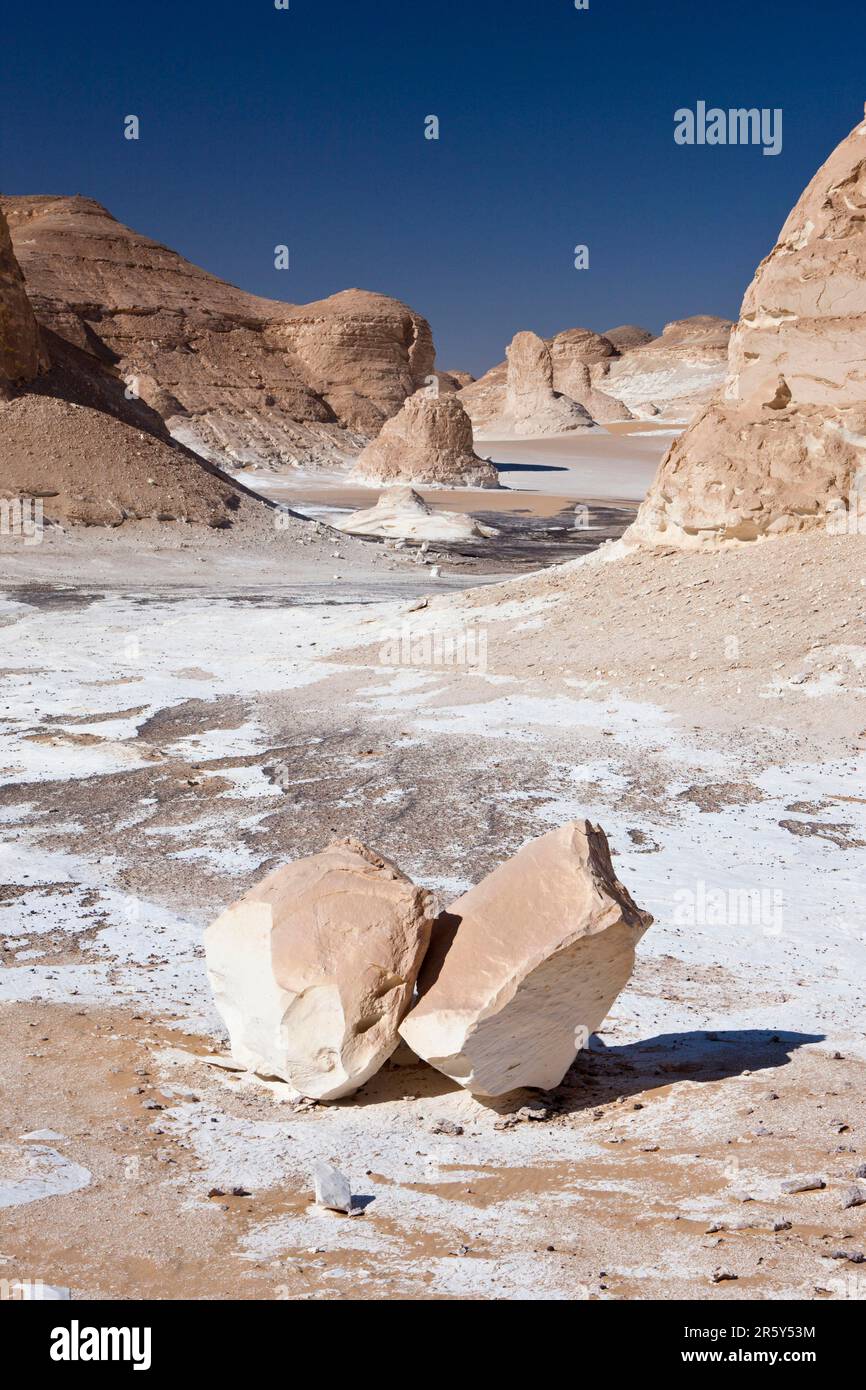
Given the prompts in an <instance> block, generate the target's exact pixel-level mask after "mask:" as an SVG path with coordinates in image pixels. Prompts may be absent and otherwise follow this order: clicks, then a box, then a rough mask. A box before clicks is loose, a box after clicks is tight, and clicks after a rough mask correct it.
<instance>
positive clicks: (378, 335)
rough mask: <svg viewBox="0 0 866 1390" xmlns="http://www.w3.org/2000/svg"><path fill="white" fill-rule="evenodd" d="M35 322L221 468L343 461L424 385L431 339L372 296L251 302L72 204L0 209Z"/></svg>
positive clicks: (91, 205) (13, 203) (408, 316)
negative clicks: (111, 376)
mask: <svg viewBox="0 0 866 1390" xmlns="http://www.w3.org/2000/svg"><path fill="white" fill-rule="evenodd" d="M0 206H2V208H3V209H4V210H5V212H6V215H7V217H8V220H9V226H10V229H11V233H12V238H13V242H14V244H15V245H16V247H17V254H18V258H19V260H20V262H21V265H22V268H23V270H24V272H25V274H26V276H27V283H28V292H29V295H30V299H31V302H32V304H33V307H34V310H35V313H36V318H37V319H38V320H39V322H40V323H41V324H43V325H45V326H47V327H48V328H49V329H52V330H53V331H54V332H55V333H57V334H59V335H60V336H61V337H63V338H66V339H67V340H68V341H70V342H71V343H73V344H75V345H76V346H77V347H79V348H80V349H82V350H83V351H85V352H87V353H90V354H91V355H92V356H94V357H95V358H97V359H99V360H101V361H102V362H111V363H114V364H115V365H116V366H117V368H118V370H119V372H120V373H121V374H122V375H123V376H124V377H125V378H126V379H127V381H128V383H129V388H130V390H131V391H137V392H138V394H139V395H140V396H141V398H142V400H144V401H145V402H146V403H147V404H148V405H150V406H151V407H152V409H153V410H155V411H156V412H157V413H158V414H159V415H160V416H161V417H162V419H163V420H164V421H165V422H166V424H167V425H168V427H169V428H170V430H171V432H172V433H173V434H174V436H175V437H176V438H178V439H179V440H181V441H182V442H183V443H185V444H188V445H190V446H191V447H192V448H194V449H195V450H196V451H197V452H199V453H201V454H203V455H204V456H205V457H207V458H210V459H212V460H214V461H215V462H218V463H221V464H223V465H226V464H229V465H233V466H237V465H238V464H241V465H244V464H249V465H266V466H268V467H280V466H283V465H291V464H295V463H302V462H306V463H310V462H313V463H315V462H329V463H333V462H334V461H335V460H343V459H346V458H349V457H351V456H352V455H353V454H355V453H356V452H357V450H358V447H359V446H360V445H361V444H362V443H363V442H364V441H365V440H366V439H369V438H371V437H373V436H374V435H376V434H377V433H378V431H379V429H380V428H381V426H382V424H383V423H384V421H385V420H386V419H388V418H389V417H390V416H392V415H393V414H395V412H396V411H398V410H399V409H400V407H401V405H402V403H403V401H404V400H405V399H406V397H407V396H408V395H410V394H411V393H412V392H413V391H415V390H417V389H418V388H419V387H420V386H422V385H423V384H424V383H425V382H426V381H427V380H428V379H429V378H430V377H431V375H432V374H433V363H434V350H433V341H432V336H431V333H430V328H429V325H428V324H427V322H426V321H425V320H424V319H423V318H421V317H420V315H418V314H415V313H413V311H412V310H411V309H409V308H407V307H406V305H404V304H400V303H399V302H398V301H396V300H394V299H389V298H387V297H386V296H384V295H379V294H370V293H367V292H366V291H363V290H346V291H344V292H343V293H341V294H336V295H333V296H332V297H331V298H329V299H324V300H321V301H320V302H318V303H315V304H306V305H292V304H285V303H281V302H279V301H276V300H270V299H262V298H259V297H258V296H256V295H252V294H247V293H245V292H244V291H242V290H239V289H236V288H235V287H234V286H233V285H229V284H227V283H226V282H225V281H224V280H220V279H218V278H217V277H216V276H214V275H210V274H208V273H207V272H206V271H204V270H201V269H200V268H199V267H198V266H195V265H192V264H191V263H190V262H189V261H187V260H185V259H184V258H183V257H182V256H180V255H178V254H177V253H176V252H174V251H171V250H169V249H168V248H167V247H165V246H162V245H160V244H159V243H158V242H156V241H153V240H151V238H150V237H146V236H142V235H140V234H139V233H138V232H135V231H132V230H131V229H130V228H128V227H125V226H123V225H122V224H121V223H120V222H118V221H116V220H115V218H113V217H112V216H111V215H110V214H109V213H108V212H107V211H106V210H105V208H103V207H101V206H100V204H99V203H96V202H94V201H92V200H91V199H89V198H81V197H69V198H66V197H10V198H3V199H2V200H0Z"/></svg>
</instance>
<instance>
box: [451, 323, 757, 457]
mask: <svg viewBox="0 0 866 1390" xmlns="http://www.w3.org/2000/svg"><path fill="white" fill-rule="evenodd" d="M731 327H732V325H731V324H730V323H729V322H728V320H727V319H716V318H711V317H709V316H706V315H701V316H698V317H697V318H693V319H683V320H680V321H678V322H675V323H669V324H668V325H667V327H666V328H665V331H664V333H663V334H662V336H661V337H660V338H655V339H654V338H653V337H652V334H650V333H648V332H647V330H646V329H644V328H637V327H635V326H634V325H631V324H627V325H625V326H624V327H622V328H615V329H611V334H612V335H613V336H610V335H609V334H601V333H593V332H592V331H591V330H590V329H588V328H569V329H566V330H565V331H564V332H562V333H557V334H556V336H555V337H553V338H550V339H548V340H547V348H548V350H549V353H550V360H551V364H552V368H553V378H552V386H553V390H554V391H555V392H558V393H559V394H560V395H562V396H564V397H567V398H568V399H569V400H571V401H573V402H575V403H576V404H577V405H579V406H582V407H583V409H584V410H585V411H586V412H587V413H588V414H589V415H590V416H592V419H593V420H595V421H597V422H599V423H600V424H610V423H612V422H616V421H622V420H631V419H632V418H633V417H635V416H636V417H639V418H644V419H645V418H649V417H660V418H661V419H663V420H670V421H672V422H673V421H676V422H681V423H686V422H687V421H689V420H691V419H692V418H693V416H694V415H695V413H696V412H697V411H698V410H700V409H702V408H703V407H704V405H706V403H707V402H708V401H709V400H711V399H712V397H713V395H714V394H715V393H716V392H717V391H718V389H719V388H720V387H721V385H722V382H723V381H724V376H725V364H726V360H727V358H726V354H727V344H728V338H729V335H730V331H731ZM522 336H523V335H521V334H518V337H522ZM531 336H533V337H534V335H531ZM536 352H537V349H536ZM507 375H508V365H507V363H504V362H503V363H500V364H499V366H497V367H493V368H492V369H491V370H490V371H489V372H487V373H486V374H485V375H484V376H483V377H481V378H479V380H478V381H476V382H473V383H472V385H470V386H467V387H464V388H463V389H462V390H461V392H460V399H461V400H462V401H463V404H464V405H465V406H466V409H467V411H468V412H469V415H470V416H471V418H472V424H473V427H474V429H475V434H476V438H487V439H495V438H497V437H498V436H502V435H504V436H505V437H508V435H509V434H510V435H514V434H516V433H517V431H516V430H514V429H512V428H511V424H510V421H509V419H508V415H509V409H508V404H507V399H506V397H507ZM584 423H585V421H584ZM521 428H522V429H523V430H524V431H525V432H526V434H527V437H532V435H534V434H539V433H542V432H545V431H543V430H540V429H538V428H537V427H536V425H535V422H534V421H533V420H532V419H531V418H529V419H525V420H524V422H523V423H522V425H521Z"/></svg>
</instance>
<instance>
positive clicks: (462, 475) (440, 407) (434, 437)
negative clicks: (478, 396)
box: [351, 388, 499, 487]
mask: <svg viewBox="0 0 866 1390" xmlns="http://www.w3.org/2000/svg"><path fill="white" fill-rule="evenodd" d="M351 476H352V477H353V478H354V479H356V480H358V481H362V482H379V483H388V484H390V483H407V482H415V483H427V484H439V485H440V486H445V487H448V486H450V487H498V486H499V478H498V475H497V472H496V469H495V468H494V467H493V464H492V463H488V462H487V461H486V460H485V459H481V458H479V457H478V455H477V454H476V453H475V449H474V447H473V441H472V421H471V420H470V419H469V416H468V415H467V414H466V411H465V409H464V408H463V405H462V403H461V402H460V401H459V400H458V398H457V396H456V395H431V394H430V393H429V392H428V391H427V390H426V388H425V389H424V390H421V391H416V392H415V394H414V395H413V396H410V397H409V399H408V400H407V401H406V403H405V405H404V406H403V408H402V410H400V411H399V413H398V414H397V415H395V416H393V417H392V419H390V420H388V421H386V423H385V424H384V425H383V426H382V430H381V433H380V434H379V436H378V437H377V438H376V439H374V440H373V442H372V443H371V444H368V445H367V447H366V449H364V450H363V452H362V453H361V454H360V455H359V457H358V460H357V463H356V464H355V468H354V470H353V472H352V475H351Z"/></svg>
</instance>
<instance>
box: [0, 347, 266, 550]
mask: <svg viewBox="0 0 866 1390" xmlns="http://www.w3.org/2000/svg"><path fill="white" fill-rule="evenodd" d="M39 336H40V340H41V349H40V353H41V358H40V366H41V370H40V373H39V375H38V376H37V377H36V378H35V379H34V380H32V381H29V382H26V383H25V384H24V385H23V386H21V387H19V388H18V390H17V392H15V393H14V394H13V395H12V397H11V399H8V400H4V399H3V398H2V395H0V494H2V495H3V496H5V497H7V498H16V497H18V498H22V499H32V502H28V503H27V505H28V506H30V505H33V504H35V503H36V502H38V503H39V506H40V509H41V513H42V517H43V519H44V520H45V521H46V522H49V523H52V522H56V523H61V524H67V523H69V524H72V525H85V526H88V525H96V526H112V527H114V526H118V525H119V524H120V523H122V522H126V521H139V520H158V521H178V522H181V523H186V522H189V523H192V524H193V525H197V524H202V525H206V526H210V527H216V528H219V529H225V528H228V527H232V528H237V527H239V526H240V527H242V528H243V527H245V525H246V523H247V522H249V523H250V524H251V525H254V526H255V527H257V528H258V532H262V531H263V530H264V534H268V533H269V532H272V529H273V528H272V523H271V516H270V513H271V511H272V508H271V505H270V504H269V503H266V502H264V501H263V500H262V499H261V498H260V497H258V496H256V495H255V494H254V493H252V492H250V491H249V490H248V489H247V488H245V487H243V486H242V485H240V484H238V483H236V482H234V481H232V479H231V478H228V477H226V475H225V474H223V473H221V472H220V471H219V470H218V469H217V468H215V467H214V465H213V464H211V463H208V462H207V461H206V460H204V459H201V458H199V457H198V456H197V455H196V454H192V453H190V452H189V450H187V449H185V448H183V447H182V446H181V445H179V444H177V443H175V442H174V440H172V438H171V436H170V435H169V434H168V431H167V430H166V428H165V426H164V424H163V422H162V420H161V419H160V417H159V416H158V415H157V414H156V413H155V412H154V411H153V410H151V409H150V408H149V407H148V406H146V405H145V404H144V402H143V401H140V400H129V399H128V398H127V395H126V391H125V387H124V383H123V381H122V379H121V378H119V377H118V376H117V374H116V372H115V371H114V369H113V368H112V367H111V366H110V365H106V364H103V363H102V362H100V361H98V360H97V359H96V358H94V357H93V356H92V355H91V354H89V353H85V352H82V351H80V350H79V349H78V348H75V347H73V346H72V345H71V344H70V343H68V342H66V341H65V340H64V339H62V338H58V337H57V335H56V334H54V333H52V332H51V330H50V329H46V328H43V329H41V330H40V335H39Z"/></svg>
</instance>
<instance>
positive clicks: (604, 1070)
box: [548, 1028, 824, 1114]
mask: <svg viewBox="0 0 866 1390" xmlns="http://www.w3.org/2000/svg"><path fill="white" fill-rule="evenodd" d="M823 1040H824V1034H823V1033H790V1032H771V1031H770V1030H764V1029H757V1028H746V1029H735V1030H733V1029H732V1030H730V1031H726V1030H710V1031H708V1032H694V1033H660V1034H658V1035H657V1036H656V1037H654V1038H646V1039H643V1040H641V1041H640V1042H635V1043H626V1044H624V1045H623V1046H614V1047H607V1046H606V1045H605V1044H604V1042H603V1041H602V1040H601V1038H599V1037H598V1036H597V1034H593V1036H592V1037H591V1038H590V1040H589V1046H588V1047H587V1048H585V1049H584V1050H583V1051H582V1052H580V1053H578V1055H577V1058H576V1059H575V1061H574V1063H573V1064H572V1066H571V1068H570V1069H569V1071H568V1072H567V1074H566V1076H565V1078H564V1079H563V1080H562V1081H561V1082H560V1084H559V1085H558V1086H557V1087H555V1088H554V1090H552V1091H551V1092H549V1093H548V1094H549V1096H550V1100H551V1104H552V1105H553V1106H554V1107H555V1108H556V1109H558V1110H560V1111H562V1112H564V1113H566V1114H567V1113H571V1112H574V1111H577V1110H585V1109H589V1108H591V1107H592V1106H594V1105H604V1104H607V1103H609V1102H610V1101H612V1100H618V1099H619V1098H620V1097H628V1096H632V1095H638V1094H639V1093H641V1092H643V1091H650V1090H654V1089H658V1088H659V1087H662V1086H670V1085H673V1084H674V1083H675V1082H677V1081H697V1082H706V1081H724V1080H725V1079H727V1078H730V1077H736V1076H742V1074H743V1072H746V1071H749V1072H755V1071H771V1070H775V1069H777V1068H779V1067H784V1066H787V1065H788V1063H789V1062H790V1061H791V1058H792V1056H793V1054H794V1053H795V1052H796V1051H797V1050H798V1048H801V1047H806V1046H808V1045H810V1044H814V1043H819V1042H823Z"/></svg>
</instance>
